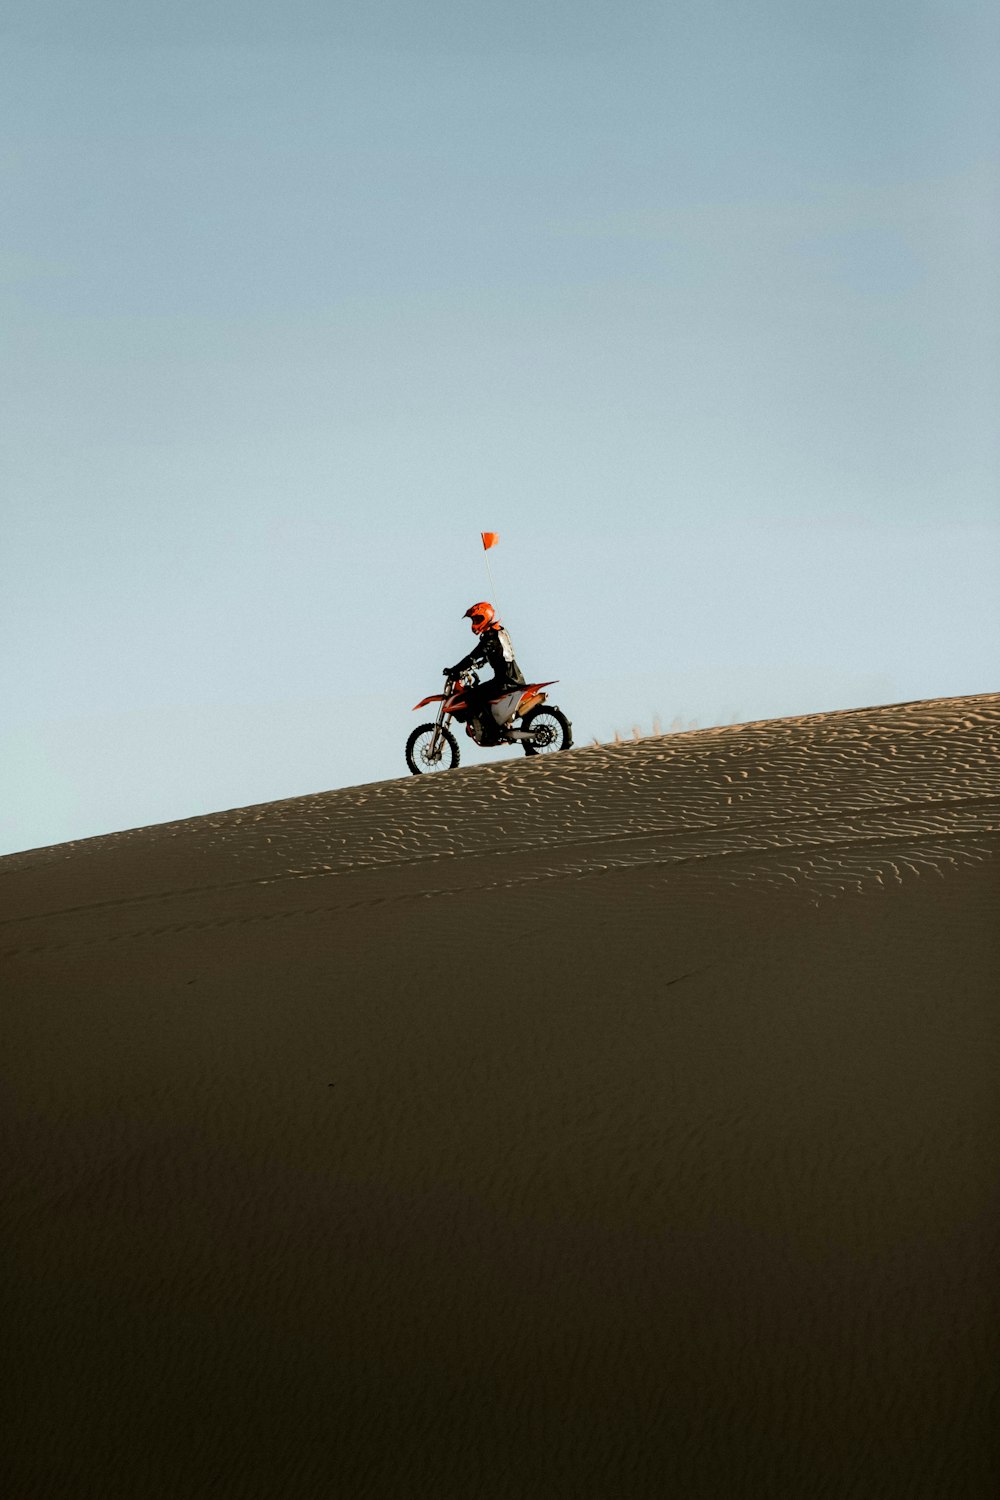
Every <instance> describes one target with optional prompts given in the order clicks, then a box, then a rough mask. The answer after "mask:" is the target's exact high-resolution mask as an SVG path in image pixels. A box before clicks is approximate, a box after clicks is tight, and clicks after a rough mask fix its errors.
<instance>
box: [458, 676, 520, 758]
mask: <svg viewBox="0 0 1000 1500" xmlns="http://www.w3.org/2000/svg"><path fill="white" fill-rule="evenodd" d="M509 692H513V688H509V687H508V686H507V685H506V683H504V682H502V681H501V680H500V678H499V677H494V678H492V679H491V680H490V681H489V682H481V683H480V684H479V686H478V687H474V688H472V689H470V691H469V692H467V693H466V695H465V697H466V702H467V703H468V705H469V707H470V709H471V710H472V713H473V716H474V717H476V718H478V719H479V721H480V723H481V724H483V725H484V735H483V741H484V743H488V742H489V741H491V740H492V741H496V740H497V739H498V738H499V736H500V725H499V724H498V723H497V721H496V719H495V718H494V717H493V709H492V706H491V704H490V699H491V698H499V697H501V696H502V694H504V693H509Z"/></svg>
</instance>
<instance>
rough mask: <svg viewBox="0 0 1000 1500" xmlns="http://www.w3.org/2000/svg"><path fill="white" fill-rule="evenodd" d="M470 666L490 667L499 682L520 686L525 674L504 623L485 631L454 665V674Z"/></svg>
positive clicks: (464, 670)
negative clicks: (516, 657)
mask: <svg viewBox="0 0 1000 1500" xmlns="http://www.w3.org/2000/svg"><path fill="white" fill-rule="evenodd" d="M470 667H489V668H490V670H491V671H492V673H493V675H494V677H495V678H496V680H497V682H499V683H502V684H504V685H506V684H507V683H510V685H511V686H512V687H520V686H521V685H522V684H523V682H524V674H523V673H522V671H521V668H520V667H519V666H518V664H517V662H516V661H515V660H514V648H513V646H512V645H511V643H510V636H509V635H508V634H507V632H506V630H505V629H504V627H503V626H502V625H490V626H489V627H488V628H487V629H486V630H484V631H483V633H482V635H481V636H480V637H479V640H478V641H477V642H476V644H475V645H474V646H473V648H472V650H471V651H470V652H469V654H468V656H463V657H462V660H461V661H460V662H456V663H455V665H454V666H453V667H452V669H451V671H452V675H453V676H455V677H457V676H458V674H459V673H460V672H467V671H468V670H469V668H470Z"/></svg>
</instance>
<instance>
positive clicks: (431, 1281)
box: [0, 694, 1000, 1500]
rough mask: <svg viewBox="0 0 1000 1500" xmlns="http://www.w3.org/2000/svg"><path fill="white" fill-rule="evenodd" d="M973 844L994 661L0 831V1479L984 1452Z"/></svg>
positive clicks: (987, 965) (614, 1473) (985, 1341)
mask: <svg viewBox="0 0 1000 1500" xmlns="http://www.w3.org/2000/svg"><path fill="white" fill-rule="evenodd" d="M998 855H1000V695H995V694H994V695H982V696H979V697H973V698H963V699H953V700H942V701H938V702H932V703H911V704H902V705H896V706H892V707H886V708H877V709H869V710H862V711H857V712H850V713H841V714H828V715H816V716H812V717H809V718H802V719H791V720H783V721H780V722H774V723H760V724H750V725H743V726H737V727H731V728H726V729H715V730H707V731H702V732H699V733H694V734H686V735H683V736H665V737H659V738H651V739H647V740H643V741H639V742H638V743H633V744H626V745H621V746H613V747H600V748H595V747H591V748H585V749H579V750H575V751H571V752H567V753H565V754H563V755H561V756H557V757H553V758H551V759H539V760H535V761H522V762H518V761H510V762H504V763H501V764H492V765H484V766H481V767H474V768H470V769H468V770H460V771H456V772H453V773H450V774H448V775H447V776H442V777H431V778H406V779H404V780H400V781H395V782H388V783H384V784H381V785H376V786H364V787H354V788H349V789H346V790H342V791H337V792H330V793H325V794H320V795H316V796H313V797H303V798H296V799H293V800H290V801H286V802H280V803H273V804H269V805H267V806H261V807H252V808H243V809H239V810H236V811H232V812H227V813H220V814H218V815H216V816H212V817H207V818H197V819H192V820H190V821H187V822H178V823H172V824H167V825H164V826H161V827H155V828H146V829H138V830H134V831H131V832H128V833H122V834H113V835H110V836H108V837H105V838H99V839H90V840H87V841H85V842H82V843H77V844H66V845H61V846H59V847H57V848H52V849H42V850H32V851H29V852H27V853H24V854H18V855H13V856H9V857H7V858H6V859H3V860H0V913H2V920H0V955H2V963H0V983H2V992H3V1004H2V1015H3V1033H4V1035H3V1057H4V1072H5V1075H6V1086H5V1090H4V1095H3V1111H4V1114H3V1124H4V1140H5V1143H6V1146H7V1150H6V1152H5V1158H6V1164H5V1173H4V1189H3V1205H4V1206H3V1213H4V1236H3V1243H4V1255H5V1265H4V1275H3V1278H2V1286H3V1291H2V1295H3V1301H4V1312H3V1343H4V1349H5V1366H6V1377H7V1378H6V1380H5V1406H6V1418H7V1429H6V1431H7V1440H6V1442H5V1445H4V1460H3V1464H4V1474H3V1477H5V1479H6V1490H7V1493H10V1494H13V1495H17V1496H63V1495H67V1496H70V1495H71V1496H95V1497H98V1496H99V1497H105V1496H119V1495H121V1496H164V1497H167V1496H169V1497H171V1500H175V1497H178V1496H201V1495H206V1496H207V1495H234V1496H247V1497H250V1496H261V1497H264V1496H268V1497H269V1496H298V1495H331V1496H333V1495H336V1496H345V1497H354V1496H368V1495H373V1496H374V1495H390V1496H448V1497H451V1496H455V1497H459V1496H461V1497H466V1496H469V1497H471V1496H485V1497H507V1496H510V1497H520V1496H525V1497H528V1496H531V1497H534V1496H581V1495H586V1496H602V1497H603V1496H607V1497H619V1496H623V1497H628V1496H647V1495H648V1496H667V1495H669V1496H673V1495H677V1496H683V1497H688V1496H692V1497H694V1496H713V1497H714V1496H754V1497H756V1496H768V1497H770V1496H776V1497H784V1496H788V1497H793V1496H794V1497H796V1500H798V1497H808V1496H831V1497H840V1496H848V1495H850V1496H859V1497H878V1496H897V1495H898V1496H906V1497H914V1496H927V1497H935V1500H938V1497H942V1496H951V1495H954V1496H962V1497H978V1496H980V1495H982V1496H986V1495H991V1496H992V1494H993V1493H995V1490H996V1483H997V1478H998V1475H1000V1451H998V1445H997V1441H996V1436H995V1432H996V1422H997V1401H996V1398H997V1386H998V1379H997V1371H998V1369H1000V1348H998V1343H1000V1340H998V1333H1000V1309H998V1300H1000V1281H998V1278H997V1274H996V1272H997V1265H998V1263H1000V1262H998V1258H997V1250H998V1244H997V1241H998V1238H1000V1236H998V1233H997V1231H998V1228H1000V1213H998V1208H1000V1193H998V1183H997V1161H998V1150H997V1147H998V1144H1000V1109H998V1097H997V1095H998V1091H997V1077H998V1068H997V1053H998V1026H997V998H998V991H1000V981H998V975H1000V937H998V927H1000V924H998V921H997V916H998V896H1000V860H998ZM470 948H475V949H476V950H477V953H478V955H479V956H477V958H476V960H475V962H474V964H472V965H471V967H470V964H469V962H468V958H467V953H468V950H469V949H470ZM487 954H488V957H487V956H485V955H487Z"/></svg>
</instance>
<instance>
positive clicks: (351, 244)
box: [0, 0, 1000, 851]
mask: <svg viewBox="0 0 1000 1500" xmlns="http://www.w3.org/2000/svg"><path fill="white" fill-rule="evenodd" d="M0 15H2V18H3V19H2V21H0V42H2V72H0V117H2V142H3V144H2V153H0V162H2V171H3V210H2V214H3V234H2V254H0V271H2V298H3V316H2V389H0V407H2V419H0V420H2V430H0V520H2V529H0V534H2V546H0V590H2V593H0V626H2V641H3V653H2V664H0V704H2V721H0V783H2V786H0V790H2V798H0V850H2V851H7V850H13V849H19V848H25V847H30V846H34V845H40V844H46V843H54V842H61V841H63V840H66V839H70V838H76V837H82V836H86V835H89V834H94V833H100V832H105V831H109V830H111V829H117V828H123V827H129V826H135V825H138V824H143V823H149V822H157V821H162V820H165V819H169V818H173V817H185V816H189V815H192V814H195V813H199V812H207V811H212V810H215V809H219V808H224V807H232V806H238V805H241V804H244V803H248V802H258V801H268V800H271V799H273V798H278V797H283V796H292V795H295V794H298V793H303V792H311V791H317V790H320V789H323V788H327V787H335V786H343V785H348V784H351V783H357V782H362V781H372V780H379V779H382V778H385V777H391V776H396V775H400V774H402V773H404V766H403V759H402V751H403V743H404V741H405V738H406V735H407V733H408V732H409V730H410V729H411V727H412V726H413V724H414V723H415V722H416V718H415V716H414V715H412V714H411V713H410V711H409V710H410V706H411V704H413V703H414V702H416V700H417V699H418V698H420V697H422V696H424V694H426V693H429V692H432V691H434V690H435V689H436V686H437V683H438V681H439V670H440V668H441V666H442V665H443V664H444V663H446V662H448V661H452V660H454V659H455V658H456V657H457V656H458V655H459V654H460V653H461V652H462V651H463V650H465V649H466V645H467V642H468V640H470V639H471V637H469V636H468V634H467V626H466V624H465V622H463V621H462V619H461V618H460V617H461V614H462V611H463V610H464V609H465V608H466V607H467V605H468V604H469V603H471V602H472V601H473V600H475V599H478V598H481V597H483V596H484V595H485V594H486V592H487V582H486V573H485V568H484V565H483V555H482V552H481V550H480V548H479V543H478V532H479V531H480V530H481V529H484V528H486V529H492V530H496V531H499V533H500V535H501V543H500V546H499V547H498V548H497V550H496V551H495V552H493V553H492V554H491V557H492V558H493V559H495V573H496V578H497V586H498V588H499V591H500V603H501V604H502V606H503V609H504V611H505V614H506V617H507V621H508V624H509V626H510V629H511V633H512V635H513V637H514V642H515V646H516V647H517V650H518V655H519V657H520V658H521V659H522V662H523V665H524V666H525V668H526V669H527V670H528V671H529V673H531V674H534V675H541V676H545V677H558V678H559V679H560V685H559V688H558V690H557V695H558V700H559V701H560V702H561V703H562V704H563V706H564V707H565V708H566V710H567V711H568V713H569V714H570V716H571V718H572V719H573V720H574V723H575V725H576V730H577V735H578V738H580V739H583V738H585V737H590V736H594V735H596V736H598V737H599V738H601V739H608V738H610V737H611V736H612V734H613V733H614V731H615V729H616V728H617V729H621V730H622V731H624V732H628V730H629V729H630V727H631V725H632V724H633V723H639V724H640V725H642V726H643V727H644V728H645V729H647V730H648V729H649V727H650V725H651V722H652V718H653V715H654V714H656V713H658V714H659V715H660V716H661V718H662V720H663V722H664V724H665V725H669V724H670V723H671V722H673V721H674V720H675V719H676V718H678V717H679V718H680V719H682V720H683V722H684V723H685V724H688V723H690V722H691V721H692V720H696V721H697V722H698V723H699V724H703V725H707V724H712V723H728V722H730V721H731V720H733V719H734V718H735V719H738V720H743V719H749V718H760V717H767V716H772V715H781V714H788V713H799V712H803V713H804V712H811V711H814V710H820V709H833V708H847V707H856V706H861V705H865V704H869V703H877V702H887V701H894V700H899V699H907V698H923V697H934V696H939V695H945V694H959V693H971V692H977V691H983V690H986V689H995V688H996V687H997V686H998V685H1000V684H998V680H997V679H998V671H997V663H998V662H1000V605H998V590H997V586H996V579H997V577H1000V545H998V498H997V497H998V480H1000V434H998V426H1000V423H998V415H997V414H998V412H1000V287H998V275H997V267H998V265H1000V233H998V230H1000V207H998V192H997V183H998V171H997V168H998V157H1000V151H998V147H1000V107H998V94H997V86H996V57H997V46H998V43H1000V12H998V10H997V7H996V6H995V4H994V3H992V0H982V3H980V0H880V3H878V4H876V5H872V4H871V3H870V0H844V3H840V4H837V5H829V4H828V3H818V0H742V3H741V0H728V3H723V0H671V3H670V4H664V3H662V0H657V3H653V0H613V3H612V0H608V3H593V0H590V3H588V0H505V3H503V4H501V3H499V0H488V3H486V0H482V3H477V0H425V3H419V0H348V3H338V0H283V3H280V4H279V3H278V0H216V3H212V0H198V3H195V0H183V3H182V0H175V3H173V4H170V5H162V4H157V5H153V4H152V3H151V0H6V3H5V5H4V7H3V10H2V12H0ZM479 758H481V757H480V753H479V752H471V753H470V760H471V759H479Z"/></svg>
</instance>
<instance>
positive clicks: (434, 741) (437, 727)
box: [428, 682, 452, 760]
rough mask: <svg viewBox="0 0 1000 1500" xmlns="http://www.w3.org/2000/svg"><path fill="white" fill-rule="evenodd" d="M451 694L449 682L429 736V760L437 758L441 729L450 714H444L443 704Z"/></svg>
mask: <svg viewBox="0 0 1000 1500" xmlns="http://www.w3.org/2000/svg"><path fill="white" fill-rule="evenodd" d="M451 694H452V684H451V683H450V682H449V684H448V691H447V693H446V694H445V696H444V697H443V698H442V699H441V707H440V708H439V709H438V716H437V719H436V721H435V724H434V734H433V736H432V738H431V748H430V750H429V751H428V756H429V758H430V759H431V760H437V758H438V755H439V753H440V746H441V730H442V729H443V728H444V727H445V719H447V718H450V717H451V715H450V714H446V713H445V711H444V706H445V704H446V703H447V701H448V699H449V698H450V697H451Z"/></svg>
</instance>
